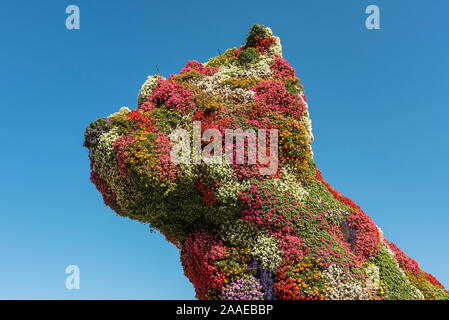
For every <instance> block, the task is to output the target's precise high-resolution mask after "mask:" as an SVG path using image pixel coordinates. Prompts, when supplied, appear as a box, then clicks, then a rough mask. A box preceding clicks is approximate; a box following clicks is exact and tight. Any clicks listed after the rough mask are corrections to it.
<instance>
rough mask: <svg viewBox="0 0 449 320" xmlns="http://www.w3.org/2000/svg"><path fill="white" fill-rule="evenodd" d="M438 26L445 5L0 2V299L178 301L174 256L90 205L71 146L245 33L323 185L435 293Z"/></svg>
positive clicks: (443, 81)
mask: <svg viewBox="0 0 449 320" xmlns="http://www.w3.org/2000/svg"><path fill="white" fill-rule="evenodd" d="M69 4H77V5H78V6H79V8H80V10H81V29H80V30H76V31H69V30H67V29H66V28H65V18H66V14H65V8H66V6H67V5H69ZM369 4H375V5H378V6H379V7H380V10H381V30H371V31H369V30H367V29H366V28H365V17H366V16H367V15H366V14H365V8H366V6H367V5H369ZM448 14H449V2H448V1H447V0H432V1H424V0H421V1H411V0H402V1H399V0H396V1H386V0H371V1H363V0H347V1H317V0H315V1H261V0H259V1H245V2H244V3H238V2H237V1H236V2H234V3H232V2H230V1H226V2H223V1H220V2H218V1H217V2H213V1H210V0H209V1H91V0H89V1H87V0H72V1H63V0H58V1H37V0H34V1H12V0H9V1H2V2H1V4H0V44H1V47H0V48H1V49H0V67H1V68H0V69H1V78H0V88H1V89H0V90H1V94H0V105H1V112H2V124H1V126H0V132H1V137H2V144H1V157H0V165H1V180H0V181H1V183H0V199H1V202H0V261H1V262H0V298H40V299H47V298H58V299H66V298H69V299H78V298H88V299H90V298H110V299H116V298H124V299H127V298H133V299H157V298H160V299H177V298H184V299H191V298H194V291H193V287H192V285H191V284H190V283H189V281H188V280H187V278H185V277H184V275H183V272H182V268H181V265H180V263H179V255H178V251H177V249H176V248H175V247H174V246H173V245H170V244H168V243H167V242H165V240H164V238H163V237H162V236H160V235H158V234H153V235H150V234H149V231H148V227H147V226H145V225H142V224H139V223H137V222H134V221H131V220H128V219H125V218H120V217H118V216H117V215H115V214H114V212H113V211H112V210H111V209H109V208H107V207H106V206H104V204H103V201H102V199H101V195H100V194H99V193H98V192H97V191H96V189H95V187H94V186H93V185H92V184H91V183H90V181H89V161H88V157H87V149H84V148H83V147H82V142H83V132H84V129H85V127H86V125H87V124H89V122H90V121H92V120H95V119H97V118H99V117H102V116H105V115H108V114H110V113H112V112H115V111H117V110H118V108H119V107H121V106H123V105H127V106H130V107H133V106H135V104H136V100H137V98H136V97H137V93H138V90H139V88H140V85H141V84H142V83H143V81H144V80H145V79H146V76H147V75H148V74H150V73H151V74H154V73H156V70H155V65H156V64H157V65H158V66H159V69H160V70H161V73H162V74H163V75H165V76H168V75H170V73H177V72H179V70H180V69H181V68H182V67H183V65H184V64H185V62H186V61H187V60H189V59H196V60H199V61H206V60H207V58H209V57H210V56H214V55H216V53H217V48H219V49H220V50H221V51H222V52H223V51H224V50H225V49H226V48H228V47H233V46H239V45H240V44H241V43H242V42H243V41H244V37H245V35H246V33H247V30H248V28H249V27H250V26H251V25H252V24H254V23H261V24H265V25H267V26H269V27H271V28H272V30H273V32H274V34H276V35H278V36H280V38H281V41H282V44H283V48H284V50H283V53H284V57H285V58H286V59H287V60H288V61H289V63H290V64H291V65H292V66H293V67H294V68H295V69H296V71H297V74H298V75H299V76H300V78H301V80H302V82H303V84H304V86H305V89H306V94H307V97H308V102H309V106H310V112H311V117H312V121H313V132H314V134H315V138H316V140H315V142H314V143H313V148H314V152H315V160H316V162H317V164H318V166H319V168H320V169H321V170H322V171H323V173H324V176H325V178H326V180H328V181H329V183H331V185H333V186H334V187H336V188H337V189H338V190H339V191H340V192H342V193H343V194H345V195H347V196H349V197H350V198H351V199H353V200H354V201H355V202H356V203H357V204H359V205H360V206H361V207H362V208H363V209H364V210H365V212H367V213H368V214H369V215H370V216H371V217H372V218H373V219H374V221H375V222H376V223H377V224H378V225H380V226H381V227H382V229H383V230H384V233H385V235H386V236H387V238H388V239H390V240H393V241H395V242H396V244H397V245H398V246H399V247H400V248H401V249H402V250H403V251H405V252H406V253H407V254H408V255H409V256H410V257H412V258H415V259H416V260H417V261H418V263H419V264H420V266H421V267H422V268H423V269H424V270H425V271H427V272H430V273H432V274H434V275H435V276H436V277H437V278H438V279H439V280H440V281H441V282H442V283H443V284H444V285H445V286H446V287H448V286H449V268H448V266H447V265H448V263H449V250H448V245H449V240H448V234H447V232H448V227H449V217H448V213H449V202H448V201H447V199H448V193H449V192H448V184H447V181H448V180H449V169H448V163H449V148H448V138H449V130H448V124H447V122H448V118H449V109H448V92H449V42H448V41H447V32H448V31H449V19H448ZM69 264H75V265H78V266H79V267H80V270H81V289H80V290H71V291H69V290H67V289H66V288H65V277H66V274H65V267H66V266H67V265H69Z"/></svg>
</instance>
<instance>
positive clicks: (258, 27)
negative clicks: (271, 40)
mask: <svg viewBox="0 0 449 320" xmlns="http://www.w3.org/2000/svg"><path fill="white" fill-rule="evenodd" d="M269 36H271V34H270V31H269V29H268V28H267V27H265V26H264V25H262V24H255V25H253V26H252V27H251V28H250V29H249V33H248V35H247V36H246V45H247V46H249V45H250V44H251V43H252V42H254V40H256V39H257V38H258V37H262V38H266V37H269Z"/></svg>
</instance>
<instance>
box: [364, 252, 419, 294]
mask: <svg viewBox="0 0 449 320" xmlns="http://www.w3.org/2000/svg"><path fill="white" fill-rule="evenodd" d="M370 262H371V263H373V264H374V265H375V266H377V267H379V277H380V280H382V281H383V283H384V284H385V285H386V287H387V288H386V293H385V296H384V298H385V299H388V300H408V299H413V298H414V295H415V291H414V290H413V288H412V286H411V285H410V284H409V283H407V278H406V277H405V276H404V274H403V273H401V272H400V270H399V269H398V267H397V264H396V262H395V261H394V259H393V258H392V257H391V255H390V254H389V253H388V252H387V250H386V249H385V247H384V246H383V245H382V244H380V245H379V251H378V253H377V255H376V256H375V257H372V258H371V259H370Z"/></svg>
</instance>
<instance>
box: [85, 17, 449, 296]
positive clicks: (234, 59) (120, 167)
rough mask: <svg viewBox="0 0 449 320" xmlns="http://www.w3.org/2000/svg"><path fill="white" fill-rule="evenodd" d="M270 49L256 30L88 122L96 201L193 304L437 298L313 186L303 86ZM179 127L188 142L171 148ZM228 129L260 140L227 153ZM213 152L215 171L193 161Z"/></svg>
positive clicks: (265, 31) (270, 40)
mask: <svg viewBox="0 0 449 320" xmlns="http://www.w3.org/2000/svg"><path fill="white" fill-rule="evenodd" d="M281 49H282V48H281V44H280V40H279V38H278V37H275V36H273V34H272V31H271V30H270V29H269V28H267V27H264V26H262V25H254V26H253V27H252V28H251V29H250V32H249V34H248V36H247V39H246V43H245V44H244V45H242V46H241V47H239V48H232V49H228V50H226V51H225V52H224V53H223V54H220V55H219V56H217V57H214V58H211V59H210V60H209V61H208V62H206V63H199V62H197V61H189V62H187V64H186V66H185V67H184V68H183V69H182V70H181V71H180V73H179V74H177V75H171V76H170V77H169V78H168V79H165V78H163V77H162V76H160V75H155V76H149V77H148V79H147V81H146V82H145V83H144V84H143V85H142V88H141V90H140V92H139V95H138V105H137V108H136V109H135V110H130V109H128V108H126V107H123V108H121V109H120V111H118V112H116V113H114V114H111V115H109V116H107V117H105V118H100V119H98V120H96V121H94V122H92V123H91V124H90V125H89V126H88V127H87V129H86V132H85V142H84V146H85V147H87V148H88V149H89V159H90V163H91V170H92V172H91V177H90V179H91V181H92V183H93V184H95V186H96V188H97V189H98V191H100V193H101V194H102V196H103V200H104V203H105V204H106V205H108V206H109V207H111V208H112V209H113V210H114V211H115V212H116V213H118V214H119V215H120V216H124V217H129V218H131V219H135V220H138V221H140V222H143V223H148V224H149V226H150V228H152V229H156V230H158V231H159V232H161V233H162V234H163V235H164V236H165V237H166V239H167V240H168V241H169V242H171V243H173V244H174V245H175V246H176V247H177V248H179V250H180V257H181V262H182V266H183V268H184V273H185V275H186V276H187V277H188V278H189V280H190V281H191V282H192V284H193V285H194V287H195V291H196V296H197V298H198V299H288V300H298V299H304V300H320V299H448V297H449V295H448V292H447V290H445V289H444V287H443V286H442V285H441V284H440V283H439V282H438V280H436V279H435V278H434V277H433V276H432V275H430V274H428V273H425V272H423V271H422V270H421V269H420V267H419V266H418V264H417V263H416V262H415V261H414V260H412V259H411V258H409V257H408V256H407V255H405V254H404V253H403V252H402V251H401V250H400V249H399V248H398V247H396V245H394V244H393V243H391V242H389V241H387V240H386V239H385V238H384V236H383V234H382V231H381V230H380V229H379V228H378V227H377V226H376V225H375V223H374V222H373V220H372V219H371V218H370V217H368V216H367V215H366V214H365V213H364V212H363V211H362V209H361V208H360V207H359V206H357V205H356V204H355V203H354V202H353V201H352V200H350V199H348V198H347V197H345V196H343V195H342V194H340V193H339V192H337V191H336V190H335V189H333V188H332V187H331V186H330V185H329V184H328V183H327V182H326V181H325V180H324V179H323V177H322V175H321V172H320V171H319V170H318V169H317V168H316V165H315V163H314V160H313V153H312V149H311V142H312V141H313V135H312V131H311V129H312V127H311V121H310V119H309V108H308V105H307V102H306V97H305V95H304V90H303V86H302V85H301V84H300V80H299V79H298V78H297V76H296V73H295V70H294V69H293V68H292V67H291V66H290V65H289V64H288V62H287V61H286V60H285V59H284V58H283V57H282V50H281ZM211 129H213V130H215V131H213V132H216V134H215V136H213V138H214V139H212V136H210V135H207V134H206V133H207V132H211V131H210V130H211ZM177 130H178V131H179V130H182V132H186V133H188V135H187V138H186V137H184V138H185V139H184V141H183V143H184V144H183V146H184V147H183V148H178V149H176V148H175V147H176V146H177V144H178V142H179V136H178V137H177V139H176V137H175V136H174V135H173V133H174V132H176V131H177ZM232 130H234V131H237V130H240V131H244V132H246V133H250V132H263V133H268V132H269V134H268V136H269V138H270V139H268V138H267V137H265V138H266V139H262V140H261V139H259V138H260V136H259V137H258V139H256V140H257V141H255V140H254V139H251V135H250V134H248V135H247V136H245V137H244V139H241V140H240V146H239V142H236V144H235V145H234V144H233V139H234V138H232V139H231V140H232V141H231V142H232V144H231V146H230V147H229V145H227V144H226V143H221V142H226V141H225V140H226V138H227V135H226V134H227V133H229V132H232ZM251 130H252V131H251ZM217 132H218V133H217ZM181 140H182V139H181ZM220 140H222V141H220ZM237 140H238V139H237V138H236V141H237ZM267 140H270V141H269V142H270V148H268V147H267V145H268V141H267ZM212 142H215V143H218V142H219V144H215V145H214V146H215V149H214V152H213V158H214V159H215V160H217V159H218V160H223V161H205V160H206V159H203V158H204V157H205V155H204V154H205V153H204V150H205V149H206V148H207V146H208V145H209V146H210V144H211V143H212ZM228 142H229V141H228ZM195 143H196V144H197V147H199V148H200V152H197V151H195V150H193V151H192V148H191V145H192V144H193V145H195ZM274 144H275V145H274ZM251 145H253V147H254V148H255V149H254V148H253V149H252V151H250V147H251ZM217 146H218V147H217ZM239 147H242V148H240V149H239V150H240V151H241V150H243V151H245V150H248V151H247V152H246V154H244V155H243V157H241V158H240V160H242V158H244V160H246V157H247V158H248V161H246V162H245V161H243V162H242V161H238V158H239V154H238V152H237V149H238V148H239ZM271 147H275V148H271ZM175 149H176V150H178V151H176V152H174V150H175ZM201 150H203V153H201ZM254 150H257V153H258V155H259V156H260V153H263V154H265V156H266V157H265V159H264V158H263V157H256V156H254V154H252V153H251V152H253V153H254ZM225 153H226V155H225ZM229 155H230V159H229ZM195 157H196V159H195ZM226 157H227V158H226ZM224 158H226V160H228V161H224ZM250 158H251V159H252V161H250ZM266 158H270V161H271V162H270V163H267V161H265V160H267V159H266ZM180 159H181V160H182V161H181V160H180ZM203 160H204V161H203ZM229 160H230V161H229ZM273 161H275V163H274V162H273ZM264 170H265V171H264ZM267 172H268V173H267Z"/></svg>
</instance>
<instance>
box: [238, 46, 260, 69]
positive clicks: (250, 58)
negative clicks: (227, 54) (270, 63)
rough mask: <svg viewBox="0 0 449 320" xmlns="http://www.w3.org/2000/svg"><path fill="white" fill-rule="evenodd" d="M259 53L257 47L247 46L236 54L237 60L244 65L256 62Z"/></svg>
mask: <svg viewBox="0 0 449 320" xmlns="http://www.w3.org/2000/svg"><path fill="white" fill-rule="evenodd" d="M259 56H260V53H259V51H257V49H254V48H248V49H245V50H243V51H240V52H239V54H238V59H239V62H240V63H241V64H242V65H244V66H246V65H249V64H250V63H253V62H256V61H257V60H258V59H259Z"/></svg>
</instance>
